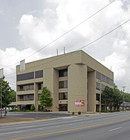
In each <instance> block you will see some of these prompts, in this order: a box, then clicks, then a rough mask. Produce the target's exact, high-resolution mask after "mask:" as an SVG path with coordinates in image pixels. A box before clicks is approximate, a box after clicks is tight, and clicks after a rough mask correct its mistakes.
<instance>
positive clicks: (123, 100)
mask: <svg viewBox="0 0 130 140" xmlns="http://www.w3.org/2000/svg"><path fill="white" fill-rule="evenodd" d="M122 88H123V111H124V109H125V106H124V94H125V88H126V87H125V86H123V87H122Z"/></svg>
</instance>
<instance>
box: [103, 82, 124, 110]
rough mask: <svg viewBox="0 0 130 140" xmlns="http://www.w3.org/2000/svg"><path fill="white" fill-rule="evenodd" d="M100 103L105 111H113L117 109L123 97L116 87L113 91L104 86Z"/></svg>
mask: <svg viewBox="0 0 130 140" xmlns="http://www.w3.org/2000/svg"><path fill="white" fill-rule="evenodd" d="M101 102H102V104H104V105H105V107H106V110H107V107H109V108H110V110H112V107H114V109H119V107H120V105H121V104H122V102H123V96H122V94H121V92H120V91H119V89H118V88H117V86H116V85H115V86H114V88H113V89H112V88H110V87H108V86H106V87H105V89H104V91H103V92H102V94H101Z"/></svg>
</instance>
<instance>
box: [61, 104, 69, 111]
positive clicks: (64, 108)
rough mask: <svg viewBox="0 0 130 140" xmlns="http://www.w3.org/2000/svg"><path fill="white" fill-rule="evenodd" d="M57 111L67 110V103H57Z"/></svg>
mask: <svg viewBox="0 0 130 140" xmlns="http://www.w3.org/2000/svg"><path fill="white" fill-rule="evenodd" d="M59 111H68V105H67V104H59Z"/></svg>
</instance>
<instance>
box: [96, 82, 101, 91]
mask: <svg viewBox="0 0 130 140" xmlns="http://www.w3.org/2000/svg"><path fill="white" fill-rule="evenodd" d="M96 89H97V90H100V83H97V82H96Z"/></svg>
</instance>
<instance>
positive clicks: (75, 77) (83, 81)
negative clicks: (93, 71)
mask: <svg viewBox="0 0 130 140" xmlns="http://www.w3.org/2000/svg"><path fill="white" fill-rule="evenodd" d="M76 100H84V101H85V104H84V106H82V107H81V106H76V104H75V102H76ZM68 111H70V112H78V111H81V112H84V113H86V112H87V66H86V65H83V64H72V65H70V66H69V67H68Z"/></svg>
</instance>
